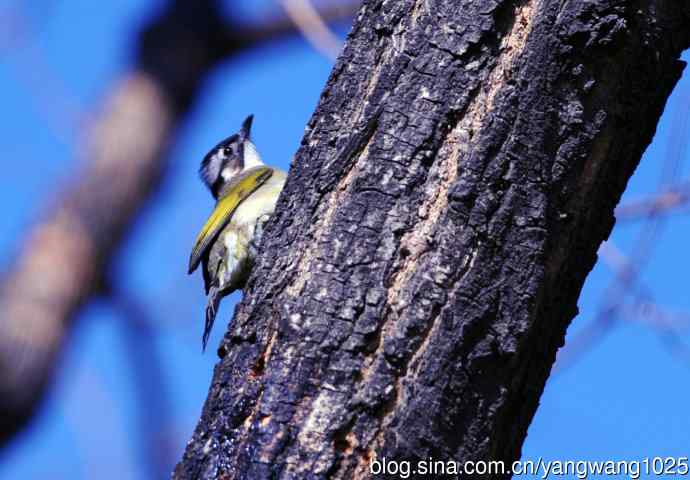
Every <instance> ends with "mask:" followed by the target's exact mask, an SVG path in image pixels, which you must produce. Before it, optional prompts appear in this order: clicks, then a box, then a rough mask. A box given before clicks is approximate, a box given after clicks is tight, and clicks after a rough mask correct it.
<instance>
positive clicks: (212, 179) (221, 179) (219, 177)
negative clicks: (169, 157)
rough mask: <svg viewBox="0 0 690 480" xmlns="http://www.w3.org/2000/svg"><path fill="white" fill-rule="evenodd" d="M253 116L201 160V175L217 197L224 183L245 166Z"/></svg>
mask: <svg viewBox="0 0 690 480" xmlns="http://www.w3.org/2000/svg"><path fill="white" fill-rule="evenodd" d="M253 118H254V116H253V115H249V116H248V117H247V118H246V119H245V121H244V122H243V123H242V128H241V129H240V131H239V132H238V133H235V134H233V135H231V136H229V137H228V138H226V139H225V140H223V141H222V142H220V143H218V145H216V146H215V147H213V148H212V149H211V151H209V152H208V153H207V154H206V156H205V157H204V159H203V160H202V161H201V166H200V168H199V175H200V176H201V179H202V180H203V182H204V183H205V184H206V186H207V187H208V188H209V190H211V193H212V194H213V196H214V197H216V198H218V195H219V193H220V190H221V188H222V187H223V185H224V184H225V183H226V182H228V181H230V179H231V178H232V177H234V176H235V175H237V174H238V173H240V172H241V171H242V170H243V169H244V168H245V147H246V144H247V143H251V142H250V140H249V136H250V133H251V126H252V119H253ZM252 148H253V145H252V146H251V147H250V149H252ZM254 151H255V149H254ZM252 160H253V159H250V163H251V161H252Z"/></svg>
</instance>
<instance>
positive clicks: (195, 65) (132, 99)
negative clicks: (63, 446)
mask: <svg viewBox="0 0 690 480" xmlns="http://www.w3.org/2000/svg"><path fill="white" fill-rule="evenodd" d="M358 4H359V2H345V3H342V2H341V3H339V4H338V5H328V6H324V7H322V8H320V10H319V15H320V16H321V17H323V18H324V19H325V20H326V21H335V20H342V19H345V18H347V17H349V16H351V15H352V14H353V13H354V11H355V9H356V7H357V6H358ZM13 15H14V14H13ZM17 18H18V17H17ZM3 21H10V20H7V19H4V20H3ZM11 22H12V23H13V24H14V25H16V26H18V27H19V28H21V24H20V22H18V21H17V20H11ZM295 32H296V30H295V26H294V23H293V18H289V17H288V16H286V15H285V14H284V13H280V12H277V13H276V14H275V15H274V16H272V17H271V18H267V19H264V20H261V21H259V22H256V23H254V24H246V23H245V22H243V21H241V19H239V18H234V17H233V16H232V15H230V16H228V14H226V13H224V12H223V11H222V10H221V7H220V4H219V2H217V1H213V0H205V1H197V0H174V1H170V2H168V3H167V4H166V6H165V8H164V9H163V10H162V11H161V12H160V13H159V15H157V16H156V17H155V18H153V19H152V20H151V21H150V23H149V24H148V25H147V26H146V27H145V28H144V29H143V31H142V32H141V34H140V36H139V41H138V43H137V47H136V48H137V56H136V58H137V60H136V63H135V66H134V67H133V68H132V70H131V71H130V72H129V73H126V74H125V75H123V77H122V78H121V79H120V80H119V81H118V82H117V83H116V85H115V86H114V87H113V89H112V91H111V92H110V93H108V94H107V95H106V102H105V105H106V107H105V109H104V110H103V112H102V113H101V115H99V116H98V117H97V118H96V119H95V120H94V123H93V125H90V126H89V127H90V130H91V131H92V134H91V135H90V136H89V138H88V139H87V145H86V161H85V163H84V165H83V166H82V168H81V171H79V172H77V174H76V175H75V177H74V178H73V179H72V180H71V181H70V182H68V185H67V186H66V187H65V188H62V189H60V190H59V191H58V192H55V193H52V194H50V193H49V194H47V195H46V199H47V201H45V207H44V209H43V211H44V213H43V215H42V219H41V220H40V221H39V222H37V223H36V224H35V225H34V226H33V227H31V229H30V230H29V232H27V233H26V235H25V238H24V240H23V241H22V242H21V248H20V250H19V252H18V254H17V255H16V257H15V260H14V262H13V264H12V265H11V268H10V269H9V271H8V272H7V273H6V274H5V275H4V278H3V280H2V286H1V291H0V318H2V323H0V419H1V420H0V422H1V423H0V439H1V440H2V442H3V443H4V442H6V441H7V440H8V439H9V438H11V437H12V436H13V435H14V434H15V433H16V432H17V431H18V430H19V429H21V428H22V427H23V426H24V425H25V423H26V421H27V420H28V419H29V418H31V416H32V414H33V412H34V411H35V410H36V407H37V406H38V405H39V404H40V401H41V399H42V398H43V396H44V394H45V390H46V387H47V385H48V384H49V381H50V379H51V377H52V376H53V373H54V371H55V368H56V363H57V361H58V359H59V354H60V352H61V351H62V349H63V347H64V345H65V341H66V340H67V338H68V334H69V332H70V330H71V329H72V327H73V320H74V318H75V314H76V313H77V312H78V311H79V309H80V308H81V307H82V306H83V305H84V303H85V302H87V301H88V300H89V299H90V298H91V297H92V296H93V295H95V294H98V293H99V292H102V291H103V286H104V285H105V280H104V279H105V278H107V275H108V273H107V272H108V269H109V267H110V263H111V260H112V258H113V255H114V253H115V252H116V251H117V249H118V247H119V246H120V245H121V243H122V241H123V239H124V238H125V236H126V234H127V232H128V230H129V229H130V227H131V226H132V224H133V222H134V221H135V218H136V217H137V214H138V213H139V212H140V211H141V210H142V208H143V207H144V206H145V205H146V204H147V202H148V200H149V199H150V198H151V196H152V194H153V193H154V192H155V191H156V190H157V188H158V187H159V185H160V183H161V179H162V178H163V176H164V175H165V172H166V170H167V167H168V152H169V149H170V147H171V145H172V144H173V143H174V139H175V135H176V133H177V131H178V129H179V127H180V124H181V122H182V121H183V119H184V117H185V115H186V114H187V112H188V111H189V110H190V108H191V106H192V105H193V104H194V103H195V101H196V99H197V98H198V96H199V93H200V91H201V86H202V83H203V81H204V79H205V78H206V77H207V74H208V73H209V72H210V71H211V70H212V69H213V68H214V67H215V66H216V65H217V64H218V63H219V62H221V61H225V60H228V59H231V58H233V57H235V56H236V55H238V54H239V53H241V52H243V51H244V50H247V49H249V48H254V47H257V46H259V45H261V44H263V43H265V42H268V41H274V40H276V39H278V38H280V37H282V36H285V35H290V34H294V33H295ZM27 61H31V62H32V65H31V66H29V67H27V68H30V69H34V68H35V67H34V66H33V63H40V61H35V60H31V59H30V58H29V59H28V60H27ZM51 84H53V85H55V84H57V82H51ZM29 85H30V88H32V89H34V90H35V91H37V92H40V91H41V89H40V88H39V86H37V85H34V84H31V83H30V84H29ZM38 101H39V103H41V99H40V98H39V99H38ZM60 108H61V110H63V111H65V109H64V108H63V106H61V107H60ZM67 110H69V111H74V110H76V109H73V108H71V107H70V108H69V109H67ZM51 123H54V124H60V122H51Z"/></svg>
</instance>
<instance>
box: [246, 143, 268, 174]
mask: <svg viewBox="0 0 690 480" xmlns="http://www.w3.org/2000/svg"><path fill="white" fill-rule="evenodd" d="M263 164H264V162H262V161H261V156H260V155H259V152H258V151H257V150H256V147H255V146H254V144H253V143H252V142H250V141H249V140H247V141H246V142H245V143H244V169H245V170H246V169H248V168H252V167H258V166H259V165H263Z"/></svg>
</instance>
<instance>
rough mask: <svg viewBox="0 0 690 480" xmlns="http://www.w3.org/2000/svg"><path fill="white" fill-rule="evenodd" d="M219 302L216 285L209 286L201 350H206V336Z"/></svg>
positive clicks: (211, 325)
mask: <svg viewBox="0 0 690 480" xmlns="http://www.w3.org/2000/svg"><path fill="white" fill-rule="evenodd" d="M219 304H220V294H219V289H218V287H215V286H214V287H211V288H210V290H209V291H208V303H207V304H206V324H205V325H204V336H203V337H202V340H201V342H202V346H203V350H204V351H206V344H207V343H208V337H209V336H210V335H211V329H212V328H213V322H214V321H215V320H216V313H218V305H219Z"/></svg>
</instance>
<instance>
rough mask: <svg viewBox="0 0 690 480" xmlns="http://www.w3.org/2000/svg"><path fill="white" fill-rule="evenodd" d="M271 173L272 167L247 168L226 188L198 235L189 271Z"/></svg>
mask: <svg viewBox="0 0 690 480" xmlns="http://www.w3.org/2000/svg"><path fill="white" fill-rule="evenodd" d="M271 175H273V170H272V169H271V168H269V167H256V168H253V169H251V170H247V172H246V174H244V175H241V176H240V178H238V180H237V181H236V182H233V183H231V184H230V185H229V186H228V188H226V189H225V192H224V193H223V195H222V196H221V198H219V199H218V202H217V203H216V208H214V209H213V212H212V213H211V216H210V217H208V220H206V223H205V224H204V226H203V228H202V229H201V232H199V235H198V236H197V237H196V243H195V244H194V248H193V249H192V255H191V256H190V258H189V273H192V272H193V271H194V270H196V268H197V267H198V266H199V262H201V258H202V257H203V255H204V252H206V250H207V249H208V248H209V247H210V245H211V243H212V242H213V240H214V239H215V238H216V236H217V235H218V234H219V233H220V231H221V230H222V229H223V228H225V226H226V225H227V224H228V222H229V221H230V219H231V218H232V214H233V213H235V210H237V207H238V206H239V204H240V203H242V201H243V200H244V199H245V198H247V197H248V196H249V195H251V194H252V192H254V191H255V190H256V189H257V188H259V187H260V186H261V185H263V184H264V183H265V182H266V180H268V179H269V178H270V177H271Z"/></svg>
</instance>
